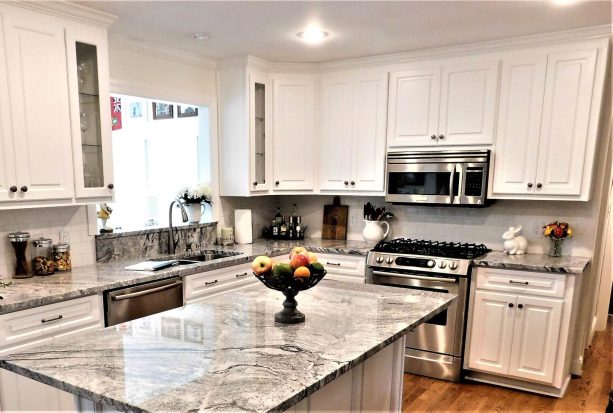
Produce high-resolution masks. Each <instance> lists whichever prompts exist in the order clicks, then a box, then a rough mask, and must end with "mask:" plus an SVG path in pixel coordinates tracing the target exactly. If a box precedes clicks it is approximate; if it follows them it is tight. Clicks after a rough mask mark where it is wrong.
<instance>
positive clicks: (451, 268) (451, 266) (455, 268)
mask: <svg viewBox="0 0 613 413" xmlns="http://www.w3.org/2000/svg"><path fill="white" fill-rule="evenodd" d="M449 269H450V270H451V271H455V270H457V269H458V263H457V262H455V261H452V262H451V263H450V264H449Z"/></svg>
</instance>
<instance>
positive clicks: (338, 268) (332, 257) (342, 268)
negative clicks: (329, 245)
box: [315, 253, 366, 278]
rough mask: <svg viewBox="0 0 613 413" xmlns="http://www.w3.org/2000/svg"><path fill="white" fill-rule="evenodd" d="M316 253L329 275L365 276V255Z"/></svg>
mask: <svg viewBox="0 0 613 413" xmlns="http://www.w3.org/2000/svg"><path fill="white" fill-rule="evenodd" d="M315 254H317V261H319V262H320V263H322V264H323V266H324V267H326V270H327V271H328V274H330V275H352V276H355V277H362V278H364V277H365V276H366V257H363V256H361V255H360V256H358V255H343V254H318V253H315Z"/></svg>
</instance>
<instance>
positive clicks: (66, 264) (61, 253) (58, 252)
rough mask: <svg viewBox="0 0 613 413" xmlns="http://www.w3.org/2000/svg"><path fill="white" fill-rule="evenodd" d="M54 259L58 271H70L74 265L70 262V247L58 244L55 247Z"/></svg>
mask: <svg viewBox="0 0 613 413" xmlns="http://www.w3.org/2000/svg"><path fill="white" fill-rule="evenodd" d="M53 258H54V260H55V270H56V271H70V270H71V269H72V264H71V262H70V245H69V244H57V245H54V246H53Z"/></svg>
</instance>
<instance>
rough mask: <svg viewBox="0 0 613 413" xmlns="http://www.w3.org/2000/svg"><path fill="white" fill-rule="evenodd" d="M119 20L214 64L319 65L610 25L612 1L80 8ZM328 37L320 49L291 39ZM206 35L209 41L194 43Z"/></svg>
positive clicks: (134, 32)
mask: <svg viewBox="0 0 613 413" xmlns="http://www.w3.org/2000/svg"><path fill="white" fill-rule="evenodd" d="M80 3H81V4H83V5H86V6H89V7H92V8H95V9H98V10H102V11H105V12H108V13H112V14H115V15H117V16H119V19H118V20H117V22H116V23H115V24H114V25H113V26H112V27H111V32H113V33H118V34H121V35H124V36H129V37H132V38H135V39H141V40H147V41H149V42H153V43H156V44H160V45H164V46H170V47H174V48H177V49H182V50H186V51H190V52H194V53H198V54H202V55H206V56H210V57H213V58H216V59H223V58H228V57H234V56H241V55H246V54H250V55H253V56H257V57H261V58H264V59H268V60H272V61H282V62H324V61H330V60H338V59H346V58H353V57H361V56H371V55H377V54H383V53H392V52H400V51H409V50H416V49H423V48H431V47H439V46H448V45H454V44H462V43H471V42H480V41H487V40H497V39H503V38H507V37H513V36H522V35H530V34H536V33H544V32H551V31H558V30H565V29H573V28H580V27H586V26H595V25H601V24H610V23H611V2H610V1H580V2H578V3H575V4H571V5H566V6H558V5H556V4H554V3H553V2H552V1H548V0H543V1H389V2H388V1H372V2H354V1H336V2H332V1H330V2H326V1H311V2H299V1H279V2H239V1H215V2H203V1H200V2H198V1H195V2H192V1H144V2H136V1H93V2H90V1H84V2H80ZM311 24H318V25H320V26H321V27H322V28H323V29H324V30H327V31H329V32H330V37H329V38H328V39H327V40H326V41H325V42H324V43H322V44H320V45H317V46H312V45H307V44H304V43H302V42H301V41H300V40H298V38H297V37H296V35H295V34H296V33H297V32H298V31H300V30H302V29H304V28H305V27H307V26H309V25H311ZM193 32H206V33H207V34H208V35H209V36H210V38H209V39H208V40H201V41H196V40H193V38H192V37H191V34H192V33H193Z"/></svg>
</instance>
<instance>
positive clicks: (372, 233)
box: [362, 219, 390, 244]
mask: <svg viewBox="0 0 613 413" xmlns="http://www.w3.org/2000/svg"><path fill="white" fill-rule="evenodd" d="M364 222H365V223H366V226H365V227H364V231H362V237H364V241H366V242H369V243H371V244H376V243H377V242H379V241H381V240H382V239H383V238H385V237H387V234H388V232H389V231H390V225H389V224H388V223H387V222H386V221H368V220H366V219H365V220H364ZM384 226H385V231H384V230H383V227H384Z"/></svg>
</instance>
